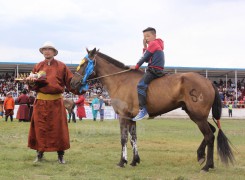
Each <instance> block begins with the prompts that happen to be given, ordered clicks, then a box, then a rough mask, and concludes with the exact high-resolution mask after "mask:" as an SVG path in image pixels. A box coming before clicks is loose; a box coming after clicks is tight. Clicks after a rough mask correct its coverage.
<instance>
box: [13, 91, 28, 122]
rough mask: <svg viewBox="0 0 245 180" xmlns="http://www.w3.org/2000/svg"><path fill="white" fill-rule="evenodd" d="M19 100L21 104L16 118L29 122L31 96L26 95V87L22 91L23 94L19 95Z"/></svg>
mask: <svg viewBox="0 0 245 180" xmlns="http://www.w3.org/2000/svg"><path fill="white" fill-rule="evenodd" d="M17 102H18V103H19V105H20V106H19V109H18V111H17V115H16V119H19V122H21V121H23V122H27V121H28V120H29V107H28V104H29V98H28V96H27V95H26V90H25V89H24V90H23V91H22V94H21V95H20V96H19V97H18V99H17Z"/></svg>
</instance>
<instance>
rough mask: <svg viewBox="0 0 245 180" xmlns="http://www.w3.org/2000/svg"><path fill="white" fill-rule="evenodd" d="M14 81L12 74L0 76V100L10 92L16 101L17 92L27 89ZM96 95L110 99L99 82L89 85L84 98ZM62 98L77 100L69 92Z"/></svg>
mask: <svg viewBox="0 0 245 180" xmlns="http://www.w3.org/2000/svg"><path fill="white" fill-rule="evenodd" d="M14 79H15V74H14V73H13V74H9V73H3V74H0V99H4V98H5V97H6V94H7V92H12V96H13V98H14V99H16V98H17V97H18V96H19V94H18V93H17V92H22V91H23V90H24V89H28V85H27V84H25V83H24V82H20V81H18V82H16V81H15V80H14ZM17 87H18V88H17ZM97 94H99V95H102V96H103V98H104V99H106V100H107V101H108V99H110V97H109V94H108V92H107V91H106V90H105V88H104V87H103V85H102V84H101V82H100V81H99V80H94V81H92V82H91V83H90V84H89V90H88V91H87V93H86V94H85V98H86V99H91V98H93V97H94V96H95V95H97ZM64 97H67V98H74V99H75V100H76V99H77V98H78V97H77V96H74V95H73V94H72V93H69V92H65V93H64Z"/></svg>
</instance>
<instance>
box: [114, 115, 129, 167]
mask: <svg viewBox="0 0 245 180" xmlns="http://www.w3.org/2000/svg"><path fill="white" fill-rule="evenodd" d="M119 122H120V131H121V145H122V152H121V159H120V161H119V163H118V164H117V165H118V166H120V167H124V164H125V163H126V164H127V163H128V160H127V142H128V127H129V126H128V120H126V119H124V118H121V117H120V119H119Z"/></svg>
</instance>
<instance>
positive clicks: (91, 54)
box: [90, 48, 96, 56]
mask: <svg viewBox="0 0 245 180" xmlns="http://www.w3.org/2000/svg"><path fill="white" fill-rule="evenodd" d="M95 53H96V48H94V49H93V50H92V51H91V52H90V56H94V54H95Z"/></svg>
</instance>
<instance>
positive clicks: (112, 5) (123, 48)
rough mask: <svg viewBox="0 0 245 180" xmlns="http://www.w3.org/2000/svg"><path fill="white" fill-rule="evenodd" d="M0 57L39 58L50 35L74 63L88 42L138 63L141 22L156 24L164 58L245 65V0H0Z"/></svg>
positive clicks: (64, 57)
mask: <svg viewBox="0 0 245 180" xmlns="http://www.w3.org/2000/svg"><path fill="white" fill-rule="evenodd" d="M0 7H1V11H0V23H1V29H0V34H1V35H0V36H1V42H0V47H1V57H0V60H1V61H22V60H23V59H24V60H25V61H36V60H37V61H38V59H39V60H40V59H42V58H43V57H42V56H41V55H40V54H39V52H38V49H39V47H40V46H41V45H42V44H43V42H45V41H47V40H50V41H52V42H54V44H56V46H57V48H58V49H59V55H58V56H57V58H59V59H61V60H63V61H65V62H69V63H70V62H72V63H79V62H80V59H81V58H82V57H83V56H85V54H86V52H85V48H86V47H93V46H94V47H97V48H100V50H101V52H103V53H105V54H107V55H109V56H111V57H113V58H115V59H118V60H120V61H122V62H123V63H125V64H128V65H129V64H135V63H136V62H137V61H138V59H139V58H140V57H141V52H142V37H143V36H142V30H143V29H144V28H146V27H148V26H153V27H155V28H156V29H157V35H158V36H159V37H161V38H162V39H163V40H164V42H165V57H166V66H207V67H244V68H245V63H244V59H245V55H244V53H243V47H244V41H245V34H244V31H245V24H244V23H243V21H244V20H243V18H244V17H245V12H244V9H245V2H244V1H241V0H240V1H239V0H233V1H231V0H222V1H221V0H212V1H211V0H207V1H193V0H188V1H186V0H183V1H181V0H164V1H162V0H152V1H150V2H149V1H147V0H141V1H139V0H135V1H129V0H125V1H112V0H104V1H97V0H90V1H79V0H63V1H62V3H61V2H60V1H58V0H52V1H48V0H36V1H31V0H22V1H15V0H9V1H3V0H0Z"/></svg>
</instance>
